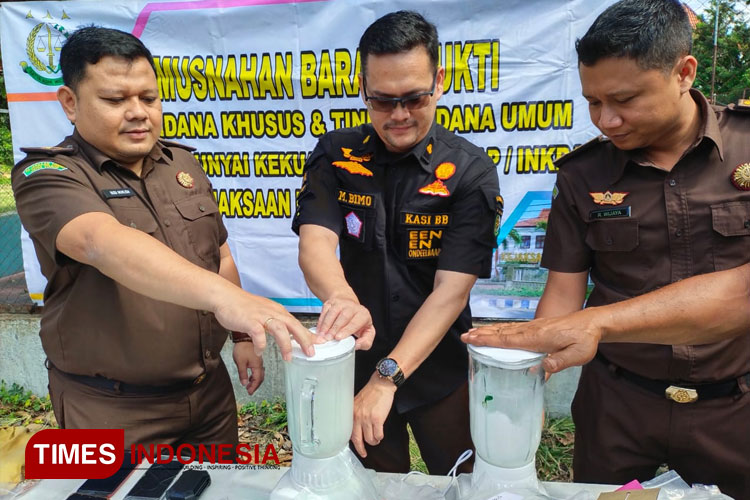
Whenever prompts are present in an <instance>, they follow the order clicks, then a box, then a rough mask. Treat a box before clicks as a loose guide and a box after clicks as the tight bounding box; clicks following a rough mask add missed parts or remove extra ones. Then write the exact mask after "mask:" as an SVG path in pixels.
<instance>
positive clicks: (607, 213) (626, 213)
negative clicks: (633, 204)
mask: <svg viewBox="0 0 750 500" xmlns="http://www.w3.org/2000/svg"><path fill="white" fill-rule="evenodd" d="M621 217H630V205H626V206H624V207H617V208H602V209H600V210H592V211H591V212H589V220H598V219H618V218H621Z"/></svg>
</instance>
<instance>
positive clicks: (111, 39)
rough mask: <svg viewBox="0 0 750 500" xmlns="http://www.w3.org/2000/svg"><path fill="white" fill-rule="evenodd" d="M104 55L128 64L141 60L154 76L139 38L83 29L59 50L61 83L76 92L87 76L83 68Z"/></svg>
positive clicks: (88, 28)
mask: <svg viewBox="0 0 750 500" xmlns="http://www.w3.org/2000/svg"><path fill="white" fill-rule="evenodd" d="M107 56H111V57H122V58H124V59H127V60H128V61H130V62H132V61H134V60H136V59H139V58H141V57H144V58H146V60H147V61H148V62H149V64H150V65H151V68H152V69H153V70H154V74H156V67H155V66H154V58H153V56H152V55H151V52H150V51H149V50H148V49H147V48H146V46H145V45H143V42H141V41H140V40H139V39H138V38H136V37H135V36H133V35H131V34H130V33H126V32H125V31H120V30H116V29H112V28H102V27H101V26H85V27H83V28H79V29H78V30H76V31H74V32H73V34H71V35H70V36H69V37H68V39H67V40H66V41H65V44H64V45H63V47H62V50H61V51H60V69H61V70H62V77H63V83H65V85H67V86H68V87H70V88H71V89H73V90H74V91H75V90H76V87H77V86H78V84H79V83H80V82H81V80H83V77H84V76H85V75H86V65H87V64H96V63H98V62H99V61H100V60H101V59H102V58H103V57H107Z"/></svg>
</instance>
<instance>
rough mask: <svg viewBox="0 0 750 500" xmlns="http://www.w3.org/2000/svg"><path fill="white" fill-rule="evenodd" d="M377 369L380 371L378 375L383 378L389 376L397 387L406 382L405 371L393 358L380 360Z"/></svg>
mask: <svg viewBox="0 0 750 500" xmlns="http://www.w3.org/2000/svg"><path fill="white" fill-rule="evenodd" d="M375 369H376V370H377V371H378V375H380V377H381V378H387V379H388V380H390V381H391V382H393V385H395V386H396V387H401V384H403V383H404V372H402V371H401V368H399V366H398V363H397V362H396V360H395V359H393V358H383V359H381V360H380V361H378V364H377V365H375Z"/></svg>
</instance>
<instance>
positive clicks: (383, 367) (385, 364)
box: [378, 358, 398, 377]
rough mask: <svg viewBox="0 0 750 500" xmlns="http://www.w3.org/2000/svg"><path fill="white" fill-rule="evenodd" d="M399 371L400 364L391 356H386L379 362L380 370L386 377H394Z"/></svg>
mask: <svg viewBox="0 0 750 500" xmlns="http://www.w3.org/2000/svg"><path fill="white" fill-rule="evenodd" d="M397 371H398V364H396V362H395V361H394V360H392V359H391V358H385V359H384V360H382V361H381V362H380V363H379V364H378V372H379V373H380V374H381V375H382V376H384V377H392V376H394V375H395V374H396V372H397Z"/></svg>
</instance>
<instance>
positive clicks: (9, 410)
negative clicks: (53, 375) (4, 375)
mask: <svg viewBox="0 0 750 500" xmlns="http://www.w3.org/2000/svg"><path fill="white" fill-rule="evenodd" d="M29 424H48V425H50V426H52V427H57V423H56V422H55V421H54V415H53V414H52V403H50V400H49V396H45V397H44V398H40V397H38V396H35V395H34V394H32V393H31V391H27V390H25V389H24V388H23V387H21V386H20V385H18V384H11V385H10V386H8V385H7V384H6V383H5V381H0V427H7V426H27V425H29Z"/></svg>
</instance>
